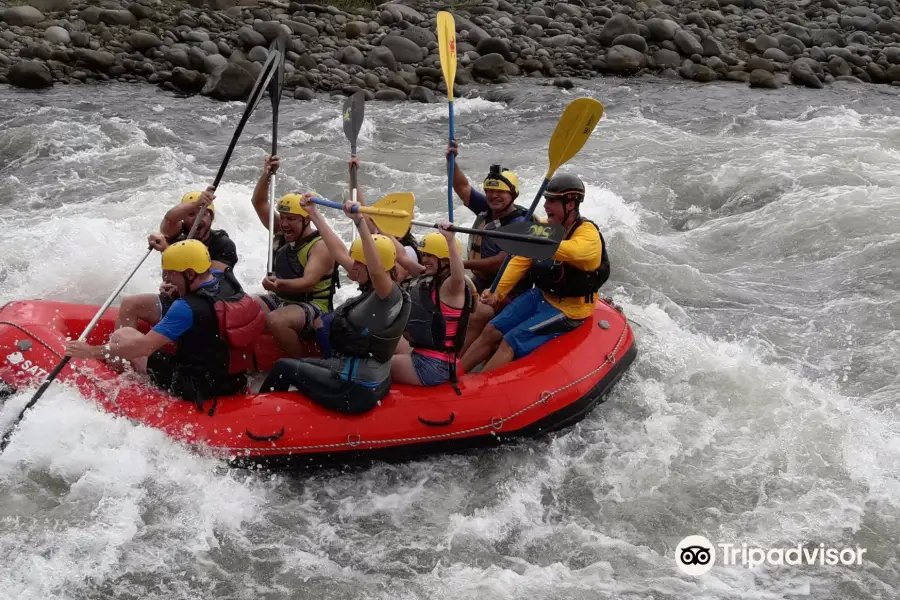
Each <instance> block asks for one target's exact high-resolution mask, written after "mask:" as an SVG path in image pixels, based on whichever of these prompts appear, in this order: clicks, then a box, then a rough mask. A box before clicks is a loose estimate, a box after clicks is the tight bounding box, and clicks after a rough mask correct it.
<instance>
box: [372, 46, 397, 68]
mask: <svg viewBox="0 0 900 600" xmlns="http://www.w3.org/2000/svg"><path fill="white" fill-rule="evenodd" d="M378 67H385V68H387V69H388V70H389V71H396V70H397V59H396V58H394V53H393V52H391V49H390V48H388V47H387V46H375V47H374V48H372V50H371V51H370V52H369V54H368V56H366V68H367V69H377V68H378Z"/></svg>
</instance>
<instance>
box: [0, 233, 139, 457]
mask: <svg viewBox="0 0 900 600" xmlns="http://www.w3.org/2000/svg"><path fill="white" fill-rule="evenodd" d="M151 252H153V248H148V249H147V253H146V254H144V256H143V258H141V260H140V262H139V263H138V264H136V265H135V266H134V268H133V269H132V270H131V273H129V274H128V276H127V277H126V278H125V279H123V280H122V283H120V284H119V287H117V288H116V289H115V291H113V293H112V294H110V295H109V298H107V299H106V302H104V303H103V306H101V307H100V310H98V311H97V314H95V315H94V318H93V319H91V322H90V323H88V325H87V327H85V328H84V331H83V332H82V333H81V335H80V336H79V337H78V341H80V342H83V341H85V340H87V337H88V335H90V333H91V331H92V330H93V329H94V327H96V325H97V323H99V322H100V318H101V317H102V316H103V313H105V312H106V309H108V308H109V307H110V305H111V304H112V303H113V301H114V300H115V299H116V296H118V295H119V293H120V292H121V291H122V290H123V289H124V288H125V286H126V285H128V282H129V281H131V278H132V277H134V274H135V273H137V271H138V269H140V268H141V265H143V264H144V261H145V260H147V257H148V256H150V253H151ZM70 360H72V357H71V356H64V357H63V359H62V360H61V361H59V364H57V365H56V368H55V369H53V371H51V372H50V375H49V376H48V377H47V379H45V380H44V383H42V384H41V386H40V387H39V388H38V390H37V392H35V394H34V396H32V398H31V400H29V401H28V404H26V405H25V408H23V409H22V411H21V412H20V413H19V416H18V417H17V418H16V420H15V421H14V422H13V424H12V425H10V427H9V429H7V430H6V433H4V434H3V439H2V440H0V452H3V451H4V450H5V449H6V447H7V446H8V445H9V440H10V438H11V437H12V434H13V431H15V429H16V427H17V426H18V425H19V423H20V422H21V421H22V418H23V417H25V413H26V412H28V410H29V409H31V407H32V406H34V405H35V404H36V403H37V401H38V399H40V397H41V396H43V395H44V392H46V391H47V388H49V387H50V384H51V383H53V380H54V379H56V376H57V375H59V374H60V372H61V371H62V370H63V369H64V368H65V366H66V365H67V364H69V361H70Z"/></svg>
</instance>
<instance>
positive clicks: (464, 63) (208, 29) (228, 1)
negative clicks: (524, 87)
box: [0, 0, 900, 102]
mask: <svg viewBox="0 0 900 600" xmlns="http://www.w3.org/2000/svg"><path fill="white" fill-rule="evenodd" d="M353 2H356V3H355V4H354V3H353ZM364 2H365V0H344V1H343V2H342V3H340V4H339V5H340V6H341V8H338V7H337V6H334V5H332V4H335V3H331V4H329V3H327V2H319V3H314V4H310V3H305V4H301V3H298V2H286V1H282V0H190V2H188V3H185V2H173V1H171V0H138V1H136V2H132V1H130V0H102V1H100V2H96V3H95V2H93V1H92V2H90V3H86V2H84V1H82V0H12V2H11V4H17V5H16V6H7V7H6V8H5V9H0V82H2V83H10V84H12V85H16V86H20V87H27V88H43V87H50V86H52V85H54V84H84V83H90V82H94V81H107V80H118V81H122V82H134V83H150V84H157V85H160V86H162V87H164V88H166V89H170V90H173V91H180V92H184V93H188V94H194V93H201V94H204V95H208V96H210V97H213V98H217V99H220V100H238V99H241V98H243V97H244V96H245V95H246V94H247V93H248V92H249V90H250V88H251V87H252V85H253V82H254V80H255V78H256V75H257V74H258V73H259V71H260V69H261V67H262V62H263V61H265V58H266V55H267V52H268V49H267V48H268V46H269V44H270V42H271V41H272V40H273V39H275V38H276V37H278V36H287V37H288V38H289V41H288V45H287V47H288V52H287V59H286V62H285V68H286V71H287V73H286V83H285V86H286V94H293V96H294V97H295V98H298V99H311V98H312V97H313V95H314V92H316V91H324V92H335V93H343V94H351V93H354V92H355V91H357V90H358V89H362V90H365V91H366V94H367V95H368V96H369V98H370V99H381V100H405V99H410V100H418V101H422V102H433V101H436V100H437V99H438V97H439V96H440V95H442V94H443V93H444V92H445V91H446V88H445V86H444V83H443V77H442V74H441V69H440V60H439V56H438V48H437V40H436V36H435V15H436V14H437V11H438V10H442V9H445V10H450V11H451V12H452V13H453V15H454V17H455V20H456V27H457V51H458V56H459V67H458V70H457V74H456V91H457V93H458V94H462V93H465V91H466V86H468V85H469V84H471V83H492V82H506V81H509V79H510V78H513V77H517V76H527V77H538V78H553V79H554V84H555V85H558V86H561V87H570V86H571V85H572V82H571V80H570V79H569V78H571V77H584V78H588V77H594V76H597V75H618V76H633V75H641V74H648V73H651V74H659V75H662V76H666V77H681V78H684V79H689V80H693V81H699V82H709V81H715V80H729V81H734V82H741V83H744V84H748V85H750V86H751V87H768V88H775V87H780V86H781V85H784V84H789V83H790V84H796V85H805V86H808V87H813V88H822V87H823V86H824V85H826V84H829V83H832V82H834V81H835V80H845V81H852V82H856V83H864V82H865V83H876V84H895V85H900V4H898V1H897V0H798V1H796V2H791V1H780V0H690V1H683V0H621V1H618V2H607V1H602V0H569V1H568V2H556V1H554V0H545V1H543V2H540V1H539V2H527V1H524V0H514V1H508V0H474V1H473V2H471V3H459V2H457V3H453V4H452V5H448V4H444V3H442V4H436V3H432V2H429V1H427V0H399V1H398V2H396V3H387V4H380V5H378V6H374V5H365V4H361V3H364Z"/></svg>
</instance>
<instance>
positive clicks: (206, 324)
mask: <svg viewBox="0 0 900 600" xmlns="http://www.w3.org/2000/svg"><path fill="white" fill-rule="evenodd" d="M161 246H162V244H159V245H157V249H160V248H161ZM211 268H212V261H211V260H210V256H209V250H208V249H207V247H206V246H205V245H204V244H203V242H201V241H199V240H185V241H182V242H176V243H174V244H172V245H171V246H168V247H166V248H165V250H164V251H163V253H162V271H163V279H164V280H165V281H166V282H167V283H169V284H171V286H172V287H173V289H174V291H175V294H174V295H175V296H176V297H177V298H176V300H175V301H174V302H172V306H171V307H170V308H169V310H168V311H167V312H166V315H165V316H164V317H163V319H162V320H161V321H160V322H159V323H158V324H157V325H156V326H155V327H153V329H151V330H150V331H149V332H147V333H146V334H143V333H141V332H140V331H138V330H137V329H132V328H130V327H123V328H121V329H118V330H117V331H115V332H114V333H113V335H112V337H110V339H109V343H108V344H106V345H103V346H93V345H89V344H87V343H86V342H81V341H77V340H76V341H73V342H69V343H68V344H67V345H66V349H65V353H66V355H68V356H71V357H73V358H98V359H99V358H105V359H110V358H119V359H123V360H126V361H130V362H131V364H132V367H133V368H134V369H135V371H138V372H140V373H147V374H148V375H149V376H150V380H151V381H152V382H153V383H154V384H155V385H157V386H158V387H160V388H162V389H164V390H166V391H168V392H170V393H171V394H173V395H175V396H178V397H180V398H183V399H185V400H190V401H192V402H195V403H196V404H197V407H198V409H199V408H202V406H203V403H204V402H205V401H207V400H210V399H213V400H215V399H216V398H218V397H219V396H231V395H234V394H239V393H243V392H246V391H247V376H246V371H247V369H248V368H250V367H251V366H252V361H253V357H252V354H253V353H252V346H253V344H254V343H255V342H256V338H257V336H259V334H261V333H262V332H263V331H264V329H265V322H266V321H265V316H264V315H263V312H262V309H261V308H260V306H259V303H258V302H256V300H254V299H253V298H252V297H251V296H248V295H246V294H245V293H244V292H243V290H241V289H240V286H239V285H238V282H237V281H236V280H233V275H231V272H230V270H228V271H226V276H228V277H229V278H230V279H232V280H233V281H232V282H231V284H232V286H237V290H238V291H237V292H233V291H232V289H231V288H227V289H226V286H224V285H222V284H221V283H220V280H219V278H217V277H214V276H213V274H212V272H211ZM172 342H174V343H175V353H174V354H172V353H169V352H166V351H164V350H163V349H162V348H163V346H165V345H166V344H170V343H172ZM214 409H215V403H214V404H213V408H212V409H210V412H212V411H213V410H214Z"/></svg>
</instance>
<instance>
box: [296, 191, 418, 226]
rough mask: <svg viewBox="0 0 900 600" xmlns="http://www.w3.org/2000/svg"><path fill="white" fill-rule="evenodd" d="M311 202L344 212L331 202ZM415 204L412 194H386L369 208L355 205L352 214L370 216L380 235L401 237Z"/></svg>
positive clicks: (339, 205) (341, 205)
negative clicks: (358, 213)
mask: <svg viewBox="0 0 900 600" xmlns="http://www.w3.org/2000/svg"><path fill="white" fill-rule="evenodd" d="M312 202H313V203H314V204H319V205H321V206H330V207H331V208H338V209H340V210H344V205H343V204H338V203H337V202H332V201H331V200H325V199H323V198H312ZM415 204H416V196H415V194H413V193H412V192H395V193H393V194H388V195H387V196H385V197H384V198H382V199H381V200H379V201H378V202H376V203H375V204H373V205H371V206H360V205H358V204H357V205H356V206H354V207H353V212H360V213H363V214H366V215H370V216H371V217H372V220H373V221H375V226H376V227H378V229H380V230H381V232H382V233H386V234H387V235H392V236H394V237H402V236H404V235H406V232H407V231H409V224H410V223H411V222H412V215H413V210H414V209H415Z"/></svg>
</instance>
